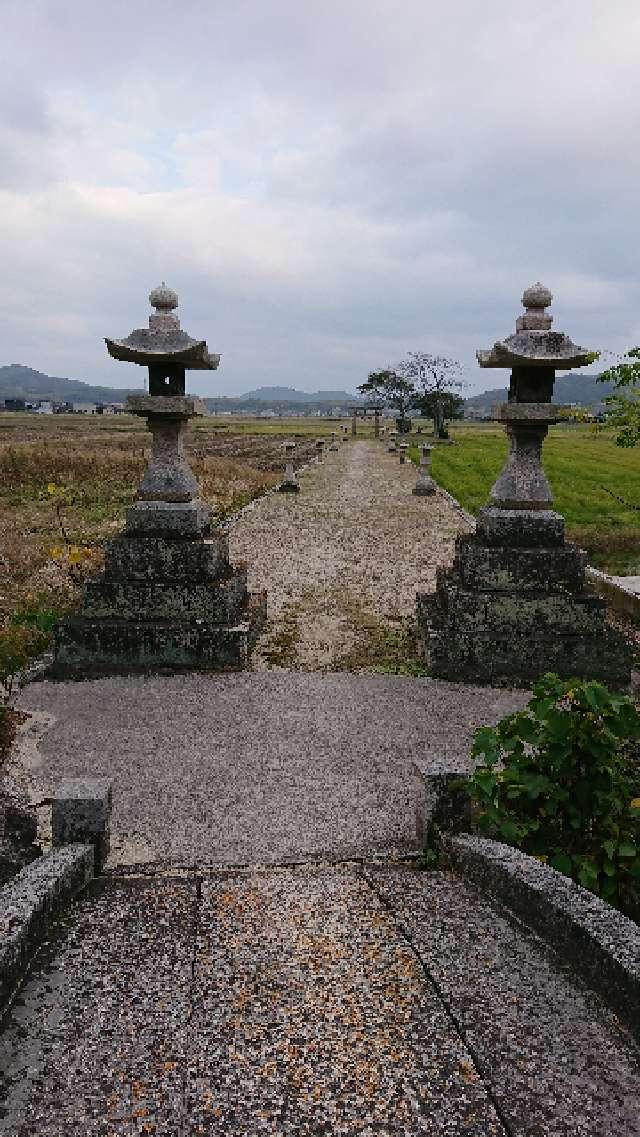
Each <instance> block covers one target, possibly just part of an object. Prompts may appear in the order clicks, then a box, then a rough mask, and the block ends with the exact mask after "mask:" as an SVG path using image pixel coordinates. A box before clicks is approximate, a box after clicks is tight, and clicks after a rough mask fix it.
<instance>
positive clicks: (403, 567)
mask: <svg viewBox="0 0 640 1137" xmlns="http://www.w3.org/2000/svg"><path fill="white" fill-rule="evenodd" d="M299 482H300V487H301V492H300V493H298V494H280V493H274V494H272V495H270V496H269V497H267V498H263V499H260V500H258V501H257V502H256V503H255V504H254V505H253V507H251V508H249V509H247V510H245V511H244V512H243V513H242V514H241V516H240V517H239V518H238V520H237V521H235V522H234V523H233V524H232V526H231V527H230V530H229V545H230V551H231V559H232V560H246V561H247V563H248V566H249V584H250V587H251V589H252V590H254V591H261V590H263V589H266V591H267V594H268V608H269V625H268V628H267V632H266V634H265V635H264V636H263V637H262V639H261V641H260V643H259V645H258V648H257V650H256V652H255V654H254V657H253V664H252V666H253V669H254V670H258V671H259V670H264V669H266V668H269V667H271V666H273V665H274V663H275V664H278V663H280V664H281V665H282V666H286V667H287V668H288V669H298V670H302V671H317V670H328V671H331V670H337V669H339V668H341V667H344V666H346V667H347V669H348V670H358V669H359V668H358V665H357V656H356V657H355V660H354V658H353V652H354V649H356V651H359V653H360V654H362V655H363V656H364V657H365V658H367V656H369V655H370V654H371V653H370V652H367V645H366V643H364V644H363V642H362V641H363V638H364V639H365V640H366V638H367V635H369V636H371V635H372V634H375V633H376V632H377V633H378V638H379V635H380V629H379V625H382V627H383V628H391V629H394V628H397V627H398V626H399V625H401V624H402V623H403V621H406V620H407V618H410V617H412V616H413V614H414V608H415V594H416V591H418V590H432V589H433V588H434V586H435V575H436V568H437V567H438V565H441V564H448V563H449V562H450V561H451V559H452V556H453V542H454V539H455V537H456V535H457V534H458V533H459V532H461V531H462V530H464V529H465V528H466V527H467V523H466V521H465V520H464V518H463V516H462V515H461V513H460V512H459V511H457V510H456V509H455V507H454V506H453V505H452V504H451V503H450V501H449V500H448V499H447V498H446V497H444V495H442V494H439V493H438V494H436V495H435V496H433V497H416V496H414V494H413V493H412V492H411V491H412V490H413V487H414V485H415V482H416V468H415V466H413V465H411V464H410V463H407V464H405V465H404V466H400V464H399V459H398V456H397V455H394V454H390V453H388V451H387V448H386V443H384V442H383V441H379V442H373V441H353V442H347V443H343V444H342V445H341V446H340V449H339V450H338V451H337V452H331V451H329V452H328V453H327V454H326V456H325V460H324V462H322V463H317V464H314V465H312V466H310V467H308V468H307V469H306V470H305V471H303V472H302V474H300V476H299ZM374 657H375V652H374ZM354 663H355V665H354Z"/></svg>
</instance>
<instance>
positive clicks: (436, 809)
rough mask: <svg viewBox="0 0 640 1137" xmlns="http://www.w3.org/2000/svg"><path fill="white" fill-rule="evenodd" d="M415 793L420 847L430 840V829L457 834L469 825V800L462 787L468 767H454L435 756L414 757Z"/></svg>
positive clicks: (469, 826)
mask: <svg viewBox="0 0 640 1137" xmlns="http://www.w3.org/2000/svg"><path fill="white" fill-rule="evenodd" d="M412 770H413V775H414V782H415V794H416V837H417V839H418V842H419V843H420V844H421V845H422V846H426V845H428V843H429V838H430V829H431V827H432V826H436V828H437V830H438V832H439V833H440V834H442V833H460V832H464V831H467V832H468V830H469V829H470V828H471V800H470V798H469V794H468V793H467V790H466V787H465V786H458V785H456V784H455V783H456V782H460V781H461V780H462V781H463V782H465V783H466V782H467V781H468V780H469V770H468V769H466V770H454V769H452V768H451V765H450V764H448V763H447V762H442V761H439V760H438V759H437V758H427V759H421V758H419V759H416V761H414V762H413V763H412Z"/></svg>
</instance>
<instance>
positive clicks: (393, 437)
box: [387, 430, 398, 454]
mask: <svg viewBox="0 0 640 1137" xmlns="http://www.w3.org/2000/svg"><path fill="white" fill-rule="evenodd" d="M397 438H398V432H397V430H392V431H391V433H390V434H389V445H388V446H387V450H388V451H389V453H391V454H395V452H396V450H397Z"/></svg>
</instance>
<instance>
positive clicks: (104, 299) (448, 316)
mask: <svg viewBox="0 0 640 1137" xmlns="http://www.w3.org/2000/svg"><path fill="white" fill-rule="evenodd" d="M0 16H1V24H2V45H1V46H0V64H1V66H0V234H1V245H0V247H1V249H2V273H1V275H0V364H2V363H24V364H27V365H29V366H31V367H35V368H37V369H39V370H42V371H45V372H48V373H49V374H56V375H67V376H69V377H71V378H76V379H85V380H87V381H89V382H101V383H109V384H112V385H114V386H123V385H130V386H133V385H138V384H141V382H142V372H141V369H139V368H135V367H133V366H132V365H129V364H123V363H116V362H115V361H112V360H110V359H109V358H108V356H107V355H106V350H105V348H104V343H103V337H104V336H105V335H110V336H120V335H126V334H127V333H128V332H129V331H130V330H131V329H132V328H133V327H134V326H135V327H140V326H142V325H144V324H146V319H147V315H148V311H149V309H148V303H147V299H146V298H147V295H148V292H149V290H150V288H151V287H152V286H154V285H155V284H157V283H158V282H159V281H160V280H161V279H165V280H166V281H167V282H168V283H169V284H170V285H171V286H172V287H173V288H175V289H176V290H177V291H178V293H179V295H180V302H181V306H180V316H181V318H182V324H183V327H184V328H185V330H186V331H188V332H189V333H190V334H192V335H196V336H198V337H206V339H207V341H208V344H209V347H210V349H211V350H214V351H220V352H221V353H222V363H221V368H220V371H219V372H217V373H213V374H207V373H204V375H203V374H200V375H198V373H193V374H192V376H191V381H190V386H191V389H192V390H194V391H195V390H199V391H201V392H203V393H207V394H213V393H216V392H219V393H228V394H231V393H237V392H241V391H244V390H248V389H250V388H253V387H256V386H261V385H267V384H269V385H271V384H276V383H277V384H283V385H286V386H295V387H298V388H300V389H303V390H316V389H318V388H346V389H347V390H353V389H354V388H355V386H356V385H357V384H358V383H360V382H362V381H363V380H364V379H365V378H366V375H367V373H368V371H370V370H372V369H375V368H378V367H381V366H385V365H387V364H393V363H395V362H396V361H397V360H398V359H400V358H401V357H402V355H403V354H404V353H405V352H406V351H408V350H426V351H432V352H437V353H446V354H447V355H450V356H454V357H456V358H458V359H460V360H462V361H463V363H464V364H465V366H466V367H467V377H468V381H469V389H470V390H483V389H485V388H486V387H487V386H489V387H490V386H496V385H499V382H500V379H501V378H502V376H501V375H499V374H498V373H492V374H491V375H490V374H488V373H487V372H484V373H483V372H480V371H479V369H478V368H477V367H476V366H475V365H474V352H475V348H476V347H487V346H489V345H490V343H492V342H493V340H495V339H496V338H498V337H502V336H503V335H505V334H507V333H508V332H509V331H510V330H512V327H513V321H514V319H515V316H516V314H517V312H518V311H519V308H520V305H519V298H520V296H521V294H522V290H523V288H524V287H525V286H526V285H528V284H530V283H532V282H533V281H535V280H537V279H541V280H542V281H544V282H545V283H546V284H548V285H549V287H550V288H551V289H552V291H553V292H554V294H555V296H556V301H555V305H554V312H555V326H556V327H557V328H558V329H560V330H564V331H567V332H569V333H570V334H571V335H572V336H573V338H574V339H576V340H577V341H578V342H579V343H583V344H584V345H585V346H588V347H605V348H608V349H612V350H621V349H624V348H625V347H627V346H630V345H633V344H636V343H638V342H640V286H639V281H640V248H639V241H638V228H639V218H640V208H639V205H638V194H639V189H638V187H639V186H640V146H639V145H638V138H639V137H640V66H639V65H638V60H639V58H640V5H639V4H638V0H535V2H534V3H532V4H516V3H514V2H513V0H180V2H179V3H178V2H177V0H171V2H169V0H154V2H150V0H126V2H125V0H109V2H108V3H104V2H103V0H101V2H97V0H0Z"/></svg>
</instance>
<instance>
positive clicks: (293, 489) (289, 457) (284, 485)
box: [278, 442, 300, 493]
mask: <svg viewBox="0 0 640 1137" xmlns="http://www.w3.org/2000/svg"><path fill="white" fill-rule="evenodd" d="M295 448H296V444H295V442H285V444H284V453H285V468H284V481H282V482H280V485H279V486H278V490H279V492H280V493H299V492H300V486H299V485H298V479H297V478H296V472H295V470H294V468H293V452H294V450H295Z"/></svg>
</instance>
